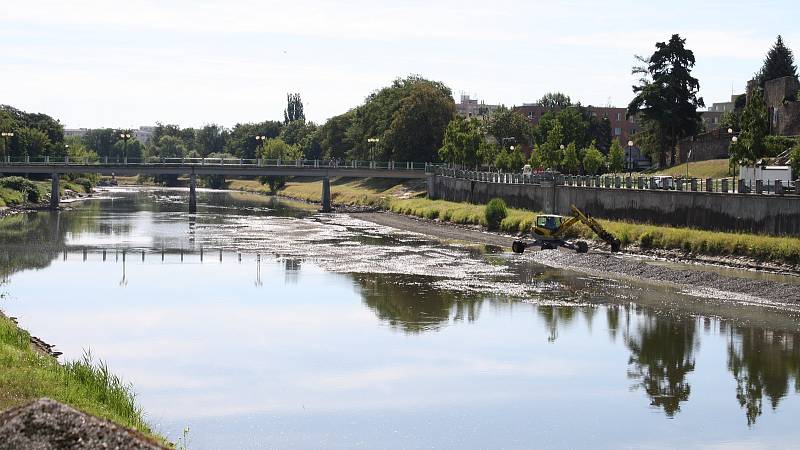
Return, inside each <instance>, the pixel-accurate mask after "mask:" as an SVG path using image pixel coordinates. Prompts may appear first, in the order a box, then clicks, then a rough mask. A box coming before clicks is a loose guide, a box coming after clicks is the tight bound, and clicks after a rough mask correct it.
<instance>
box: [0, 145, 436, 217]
mask: <svg viewBox="0 0 800 450" xmlns="http://www.w3.org/2000/svg"><path fill="white" fill-rule="evenodd" d="M433 169H434V167H433V166H432V165H431V164H430V163H414V162H395V161H323V160H296V161H295V160H292V161H282V160H263V159H221V158H148V159H143V160H134V159H128V158H124V159H122V158H121V159H118V160H110V159H109V158H103V159H102V160H100V161H94V162H90V161H70V160H69V158H64V159H63V160H58V161H57V160H55V159H53V158H48V157H45V158H40V159H38V160H34V159H31V158H25V159H23V160H19V161H14V160H11V159H10V158H6V159H5V161H0V173H2V174H47V175H50V176H51V179H52V194H51V197H50V206H51V207H52V208H54V209H55V208H58V204H59V201H60V198H59V192H58V190H59V176H60V175H63V174H79V173H96V174H100V175H112V176H116V175H188V176H189V212H191V213H194V212H197V194H196V187H197V176H198V175H222V176H228V177H262V176H285V177H313V178H322V209H321V210H322V211H323V212H328V211H330V210H331V189H330V178H331V177H351V178H393V179H423V178H425V177H426V173H430V172H432V171H433Z"/></svg>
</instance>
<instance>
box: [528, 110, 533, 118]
mask: <svg viewBox="0 0 800 450" xmlns="http://www.w3.org/2000/svg"><path fill="white" fill-rule="evenodd" d="M528 119H533V111H528Z"/></svg>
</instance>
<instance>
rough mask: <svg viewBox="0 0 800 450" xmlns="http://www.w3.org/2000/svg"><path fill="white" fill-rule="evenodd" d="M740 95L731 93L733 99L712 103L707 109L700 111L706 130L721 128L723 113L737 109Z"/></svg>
mask: <svg viewBox="0 0 800 450" xmlns="http://www.w3.org/2000/svg"><path fill="white" fill-rule="evenodd" d="M738 97H739V95H731V101H729V102H717V103H712V104H711V106H709V107H708V110H707V111H701V112H700V118H701V119H702V121H703V125H705V127H706V130H715V129H717V128H719V126H720V122H721V121H722V115H723V114H725V113H729V112H733V110H734V109H736V99H737V98H738Z"/></svg>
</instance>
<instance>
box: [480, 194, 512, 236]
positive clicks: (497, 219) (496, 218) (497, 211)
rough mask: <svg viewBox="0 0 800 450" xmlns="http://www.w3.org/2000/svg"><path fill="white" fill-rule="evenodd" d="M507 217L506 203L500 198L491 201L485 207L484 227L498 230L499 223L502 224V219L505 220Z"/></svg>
mask: <svg viewBox="0 0 800 450" xmlns="http://www.w3.org/2000/svg"><path fill="white" fill-rule="evenodd" d="M507 215H508V209H507V208H506V202H504V201H503V199H500V198H493V199H491V200H490V201H489V204H488V205H486V210H485V211H484V216H485V217H486V227H487V228H488V229H490V230H497V229H499V228H500V223H502V222H503V219H505V218H506V216H507Z"/></svg>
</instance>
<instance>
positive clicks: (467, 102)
mask: <svg viewBox="0 0 800 450" xmlns="http://www.w3.org/2000/svg"><path fill="white" fill-rule="evenodd" d="M498 107H499V105H487V104H486V103H484V102H483V101H480V102H479V101H478V100H477V99H473V98H470V96H469V95H467V94H461V101H460V102H459V103H456V112H457V113H458V115H460V116H462V117H467V118H469V117H478V118H484V117H486V116H488V115H489V114H491V113H492V111H494V110H495V109H497V108H498Z"/></svg>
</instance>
